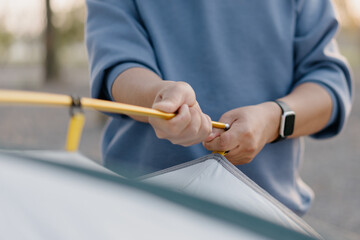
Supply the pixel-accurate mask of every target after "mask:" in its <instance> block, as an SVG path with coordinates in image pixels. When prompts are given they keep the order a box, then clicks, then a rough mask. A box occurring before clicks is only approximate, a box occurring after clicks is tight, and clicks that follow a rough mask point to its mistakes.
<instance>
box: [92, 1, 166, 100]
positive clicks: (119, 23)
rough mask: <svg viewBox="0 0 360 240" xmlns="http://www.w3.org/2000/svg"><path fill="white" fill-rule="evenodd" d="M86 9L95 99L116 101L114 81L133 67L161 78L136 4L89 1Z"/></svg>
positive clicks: (132, 2) (130, 2) (131, 2)
mask: <svg viewBox="0 0 360 240" xmlns="http://www.w3.org/2000/svg"><path fill="white" fill-rule="evenodd" d="M86 5H87V10H88V15H87V21H86V27H85V39H86V47H87V51H88V58H89V65H90V78H91V96H92V97H94V98H100V99H106V100H113V99H112V96H111V88H112V84H113V82H114V80H115V79H116V77H117V76H118V75H119V74H120V73H121V72H123V71H125V70H126V69H129V68H132V67H143V68H147V69H150V70H152V71H153V72H155V73H156V74H158V75H160V72H159V70H158V67H157V64H156V58H155V55H154V51H153V48H152V46H151V42H150V39H149V36H148V33H147V32H146V29H145V27H144V26H143V24H142V21H141V18H140V17H139V15H138V12H137V8H136V4H135V3H134V1H133V0H121V1H119V0H87V1H86Z"/></svg>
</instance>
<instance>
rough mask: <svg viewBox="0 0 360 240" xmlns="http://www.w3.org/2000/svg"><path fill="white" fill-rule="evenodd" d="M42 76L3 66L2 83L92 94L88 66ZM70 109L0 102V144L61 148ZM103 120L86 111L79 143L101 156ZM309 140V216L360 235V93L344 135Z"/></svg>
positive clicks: (329, 231)
mask: <svg viewBox="0 0 360 240" xmlns="http://www.w3.org/2000/svg"><path fill="white" fill-rule="evenodd" d="M357 76H359V75H357ZM41 79H42V72H41V68H39V67H38V66H22V67H9V66H8V67H4V66H2V67H0V88H11V89H21V90H34V91H43V92H53V93H62V94H75V95H79V96H84V97H85V96H89V82H88V79H89V77H88V70H87V69H86V68H72V69H66V70H64V71H63V72H62V76H61V79H62V80H61V81H60V82H58V83H48V84H42V81H41ZM357 82H358V81H357ZM357 89H358V90H360V86H357ZM356 92H357V91H356ZM68 112H69V111H68V109H63V108H50V107H24V106H16V107H15V106H2V105H0V148H3V149H4V148H5V149H62V148H63V147H64V144H65V138H66V131H67V123H68V119H69V114H68ZM105 120H106V117H104V116H102V115H100V114H98V113H97V112H95V111H86V125H85V128H84V134H83V137H82V141H81V144H80V150H81V152H83V153H84V154H85V155H87V156H88V157H90V158H91V159H94V160H95V161H99V162H100V161H101V156H100V139H101V130H102V128H103V126H104V124H105ZM214 120H216V119H214ZM305 145H306V151H305V155H304V163H303V166H302V170H301V176H302V178H303V180H304V181H305V182H306V183H307V184H308V185H309V186H311V188H312V189H313V190H314V192H315V196H316V197H315V201H314V203H313V205H312V207H311V209H310V211H309V213H308V214H307V215H306V216H305V217H304V218H305V220H306V221H307V222H308V223H309V224H310V225H311V226H313V227H314V228H315V229H316V230H318V231H319V232H320V233H321V234H322V235H323V236H324V237H326V239H350V240H353V239H354V240H355V239H360V213H359V210H358V208H359V206H360V174H358V172H359V171H360V161H359V160H360V99H359V98H356V100H355V103H354V108H353V111H352V114H351V116H350V118H349V121H348V124H347V127H346V128H345V129H344V131H343V132H342V133H341V135H340V136H338V137H336V138H333V139H330V140H323V141H316V140H313V139H310V138H306V139H305Z"/></svg>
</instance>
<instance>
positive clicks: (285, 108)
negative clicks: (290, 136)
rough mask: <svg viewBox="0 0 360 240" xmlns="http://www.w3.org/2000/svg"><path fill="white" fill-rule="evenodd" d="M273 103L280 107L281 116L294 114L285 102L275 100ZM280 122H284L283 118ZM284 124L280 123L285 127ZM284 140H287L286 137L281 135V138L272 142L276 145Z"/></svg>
mask: <svg viewBox="0 0 360 240" xmlns="http://www.w3.org/2000/svg"><path fill="white" fill-rule="evenodd" d="M273 102H275V103H276V104H277V105H278V106H279V107H280V109H281V116H283V115H284V113H286V112H292V110H291V108H290V107H289V106H288V105H287V104H286V103H285V102H283V101H279V100H275V101H273ZM280 121H282V117H281V120H280ZM283 124H284V123H281V122H280V126H283ZM284 139H286V136H281V134H280V133H279V136H278V137H277V138H276V139H275V140H274V141H272V142H271V143H276V142H278V141H281V140H284Z"/></svg>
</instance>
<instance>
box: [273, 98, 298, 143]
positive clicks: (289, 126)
mask: <svg viewBox="0 0 360 240" xmlns="http://www.w3.org/2000/svg"><path fill="white" fill-rule="evenodd" d="M274 102H275V103H276V104H277V105H279V107H280V108H281V111H282V113H281V119H280V128H279V136H278V137H277V139H275V140H274V141H273V143H274V142H278V141H280V140H283V139H285V138H286V137H287V136H290V135H291V134H293V132H294V126H295V112H294V111H292V110H291V109H290V107H289V106H288V105H287V104H286V103H284V102H282V101H278V100H275V101H274Z"/></svg>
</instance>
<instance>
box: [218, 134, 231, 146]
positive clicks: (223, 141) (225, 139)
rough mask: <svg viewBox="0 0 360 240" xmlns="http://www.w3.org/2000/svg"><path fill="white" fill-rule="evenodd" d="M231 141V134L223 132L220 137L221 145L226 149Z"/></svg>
mask: <svg viewBox="0 0 360 240" xmlns="http://www.w3.org/2000/svg"><path fill="white" fill-rule="evenodd" d="M228 142H229V136H228V135H227V134H221V135H220V137H219V147H220V148H221V149H225V148H226V147H227V145H228Z"/></svg>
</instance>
